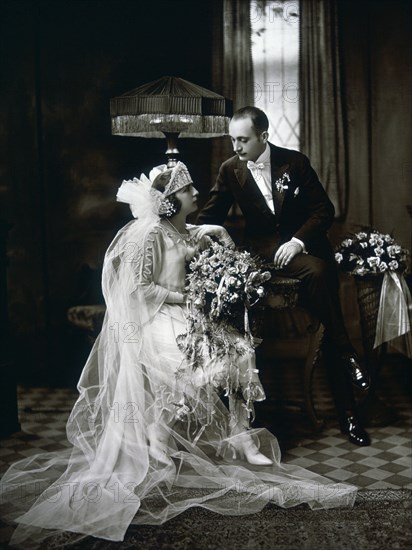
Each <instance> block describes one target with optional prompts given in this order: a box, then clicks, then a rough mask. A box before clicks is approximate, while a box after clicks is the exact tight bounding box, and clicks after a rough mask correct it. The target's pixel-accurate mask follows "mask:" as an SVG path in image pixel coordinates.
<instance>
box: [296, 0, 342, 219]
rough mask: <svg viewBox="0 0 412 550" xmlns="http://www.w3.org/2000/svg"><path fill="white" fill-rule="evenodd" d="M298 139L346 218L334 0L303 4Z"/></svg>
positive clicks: (303, 1) (338, 212)
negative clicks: (299, 127)
mask: <svg viewBox="0 0 412 550" xmlns="http://www.w3.org/2000/svg"><path fill="white" fill-rule="evenodd" d="M300 4H301V17H300V25H301V27H300V31H301V62H300V90H301V100H300V109H301V112H300V120H301V129H300V139H301V151H302V152H303V153H305V154H306V155H307V156H308V157H309V158H310V160H311V163H312V165H313V167H314V168H315V170H316V171H317V172H318V174H319V177H320V180H321V182H322V183H323V185H324V186H325V188H326V191H327V192H328V195H329V197H330V199H331V200H332V202H333V203H334V205H335V208H336V217H337V218H339V219H344V218H345V217H346V214H347V198H348V197H347V195H348V191H347V140H346V132H345V121H346V112H345V108H344V105H345V103H344V98H343V97H342V77H341V72H340V71H341V67H342V60H341V52H340V47H341V45H340V39H339V26H338V8H337V2H336V0H315V1H313V0H300Z"/></svg>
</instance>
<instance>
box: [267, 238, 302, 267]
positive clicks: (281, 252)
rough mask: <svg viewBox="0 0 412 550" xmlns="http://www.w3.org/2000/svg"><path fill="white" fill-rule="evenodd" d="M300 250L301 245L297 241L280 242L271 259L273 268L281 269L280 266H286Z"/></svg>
mask: <svg viewBox="0 0 412 550" xmlns="http://www.w3.org/2000/svg"><path fill="white" fill-rule="evenodd" d="M301 252H303V246H302V245H301V244H300V243H299V242H297V241H288V242H287V243H284V244H282V246H280V247H279V248H278V249H277V251H276V253H275V257H274V260H273V263H274V265H275V268H276V269H282V267H286V266H287V265H288V263H289V262H290V261H291V260H292V259H293V258H294V257H295V256H297V255H298V254H300V253H301Z"/></svg>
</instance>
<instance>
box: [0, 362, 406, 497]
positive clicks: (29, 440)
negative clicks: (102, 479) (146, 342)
mask: <svg viewBox="0 0 412 550" xmlns="http://www.w3.org/2000/svg"><path fill="white" fill-rule="evenodd" d="M288 385H289V387H287V386H288ZM297 386H298V383H297V381H296V378H295V379H294V382H293V381H292V382H291V381H290V380H289V382H288V383H287V384H286V390H285V391H289V390H290V392H291V393H292V394H293V391H294V390H296V387H297ZM381 386H382V388H381V392H380V394H381V396H382V397H383V398H384V399H385V400H386V401H387V402H389V403H390V404H391V405H392V406H393V407H394V408H395V409H396V411H397V412H398V414H399V420H398V421H397V422H396V423H395V424H394V425H392V426H388V427H384V428H370V429H369V430H368V431H369V434H370V436H371V439H372V445H371V446H370V447H357V446H355V445H353V444H351V443H349V441H348V440H347V437H346V436H345V435H343V434H341V433H340V431H339V429H338V427H337V423H336V418H334V415H333V412H332V413H331V401H330V395H329V393H328V391H327V387H326V386H325V384H324V381H323V380H322V377H321V375H320V376H318V379H317V380H315V403H316V408H317V410H318V411H319V414H320V416H322V417H324V418H325V420H326V427H325V428H324V429H323V430H322V432H320V433H313V432H311V431H310V430H306V431H304V432H301V433H299V434H297V433H292V434H291V435H292V437H291V438H289V439H287V440H286V441H285V442H282V441H281V444H282V450H283V461H284V462H288V463H293V464H298V465H300V466H302V467H304V468H308V469H310V470H313V471H314V472H317V473H320V474H322V475H325V476H327V477H329V478H331V479H334V480H336V481H347V482H350V483H353V484H354V485H357V486H358V487H359V488H361V489H401V488H402V489H412V445H411V433H412V406H411V405H412V392H411V391H410V388H411V387H412V365H411V363H410V362H403V361H400V362H398V363H396V364H395V365H385V367H384V369H383V372H382V382H381ZM76 396H77V393H76V392H75V391H74V390H70V389H49V388H25V387H20V388H19V411H20V422H21V426H22V431H21V432H18V433H16V434H13V435H12V436H10V437H8V438H6V439H3V440H2V441H0V473H2V472H4V471H5V470H6V469H7V467H8V465H9V464H11V463H12V462H15V461H17V460H19V459H21V458H23V457H27V456H31V455H34V454H36V453H40V452H44V451H56V450H59V449H64V448H65V447H67V446H69V443H68V442H67V440H66V435H65V423H66V420H67V417H68V415H69V413H70V410H71V406H72V404H73V402H74V400H75V399H76ZM296 418H297V419H298V421H299V414H296ZM277 435H278V434H277ZM278 437H279V438H280V439H281V437H280V436H278Z"/></svg>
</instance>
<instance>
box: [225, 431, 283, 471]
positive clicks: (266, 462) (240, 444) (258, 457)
mask: <svg viewBox="0 0 412 550" xmlns="http://www.w3.org/2000/svg"><path fill="white" fill-rule="evenodd" d="M235 441H236V442H235V443H234V444H233V443H232V445H233V446H234V447H235V449H237V450H238V451H240V452H241V453H242V454H243V455H244V457H245V458H246V460H247V462H249V464H253V465H255V466H271V465H272V464H273V460H271V459H270V458H268V457H267V456H265V455H264V454H262V453H261V452H260V451H259V449H258V448H257V446H256V444H255V442H254V441H253V439H252V437H251V436H250V435H249V434H247V433H241V434H239V435H238V436H236V440H235Z"/></svg>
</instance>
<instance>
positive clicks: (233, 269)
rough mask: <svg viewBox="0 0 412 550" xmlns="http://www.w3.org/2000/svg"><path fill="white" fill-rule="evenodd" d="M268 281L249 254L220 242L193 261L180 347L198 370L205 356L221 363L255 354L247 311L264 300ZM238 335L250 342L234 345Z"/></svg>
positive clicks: (264, 272) (179, 341)
mask: <svg viewBox="0 0 412 550" xmlns="http://www.w3.org/2000/svg"><path fill="white" fill-rule="evenodd" d="M270 277H271V275H270V273H269V272H268V271H262V270H261V268H260V265H259V263H258V261H257V260H256V259H255V258H253V257H252V256H251V255H250V254H249V253H248V252H245V251H243V252H240V251H237V250H232V249H228V248H227V247H225V246H223V245H222V244H221V243H219V242H211V244H210V246H209V247H208V248H207V249H206V250H204V251H202V252H200V253H199V254H198V255H197V256H195V257H194V258H193V259H192V261H191V262H190V264H189V272H188V275H187V286H186V291H187V301H188V306H189V314H188V317H187V332H186V334H184V335H181V336H180V337H178V343H179V346H180V347H181V349H182V350H183V351H184V352H185V354H186V355H187V356H188V357H189V358H190V359H191V362H192V365H193V366H194V367H197V366H199V365H200V364H202V361H203V358H204V356H205V353H206V354H207V355H209V356H210V357H212V356H213V357H216V358H217V357H219V356H223V355H225V354H226V355H227V354H230V353H232V352H234V353H240V354H243V353H246V352H247V351H250V348H251V347H252V348H253V337H252V335H251V334H250V329H249V320H248V310H249V309H250V308H251V307H253V306H254V305H255V304H256V303H257V302H258V301H259V300H260V299H261V298H262V297H263V296H264V294H265V289H264V283H265V282H266V281H268V280H269V279H270ZM239 332H240V333H241V334H243V335H245V336H246V339H243V340H241V339H239V338H237V339H236V335H239ZM245 346H246V347H247V349H246V347H245ZM243 348H244V349H243Z"/></svg>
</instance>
